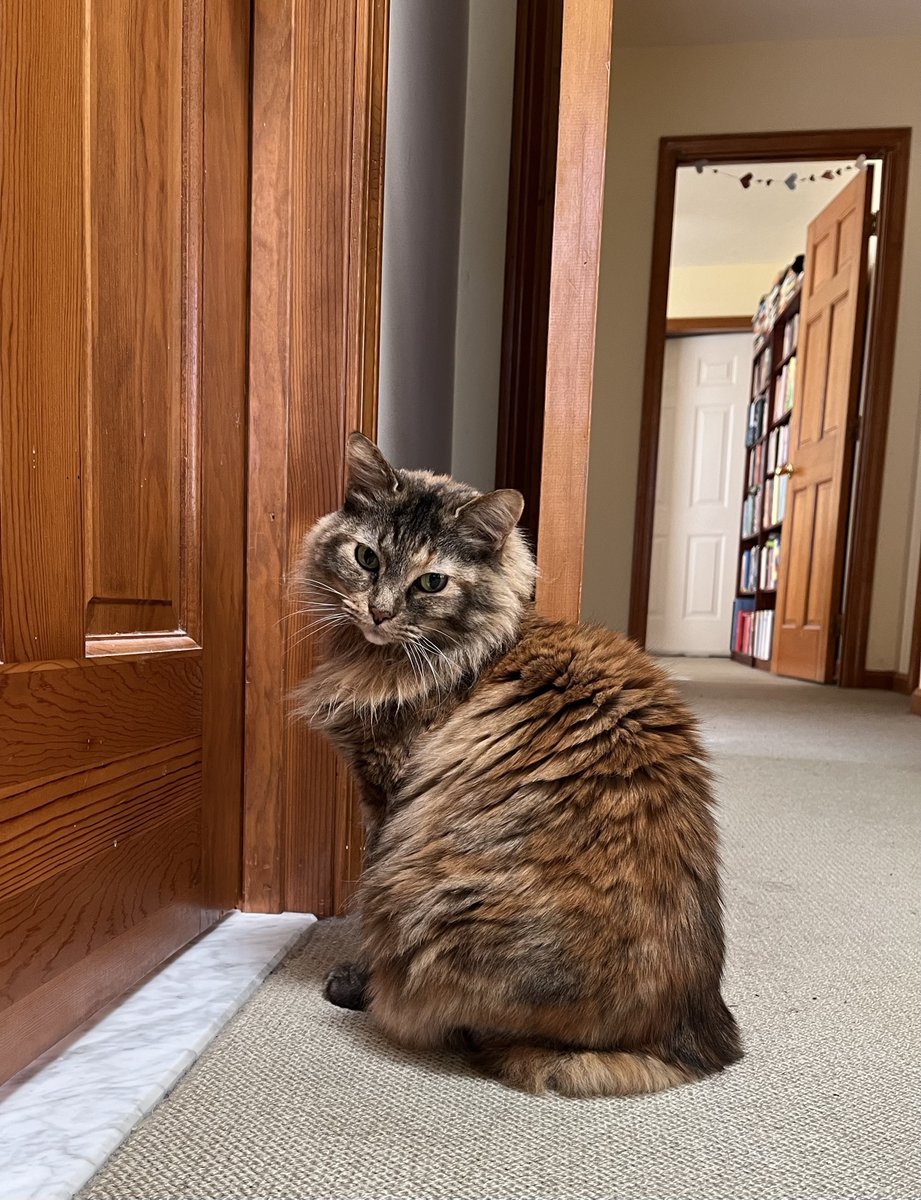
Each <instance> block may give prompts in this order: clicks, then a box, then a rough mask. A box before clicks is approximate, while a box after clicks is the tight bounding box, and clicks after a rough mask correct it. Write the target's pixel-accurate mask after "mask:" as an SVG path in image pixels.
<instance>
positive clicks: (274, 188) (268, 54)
mask: <svg viewBox="0 0 921 1200" xmlns="http://www.w3.org/2000/svg"><path fill="white" fill-rule="evenodd" d="M293 21H294V3H293V0H287V2H286V3H277V2H275V0H256V3H255V7H254V9H253V83H252V163H253V166H252V203H251V212H252V218H251V220H252V224H251V234H250V238H251V257H250V297H249V305H250V311H249V334H250V346H249V452H248V453H249V463H248V471H247V476H248V497H247V554H246V564H247V565H246V725H245V738H244V787H243V814H244V815H243V907H244V908H246V909H248V910H249V911H251V912H280V911H281V910H282V909H283V908H284V895H285V880H284V876H283V874H282V863H283V855H282V846H283V830H284V810H283V798H282V797H283V790H282V789H283V783H284V758H283V747H284V724H283V715H282V697H283V695H284V689H285V642H286V628H285V627H286V625H288V624H290V622H289V621H285V620H284V617H285V615H286V614H285V588H284V573H285V514H286V494H287V479H286V477H287V435H288V429H287V416H288V393H289V380H290V366H289V345H290V335H291V328H290V324H291V320H290V308H291V294H290V293H291V263H290V237H289V229H290V224H291V213H290V209H291V168H292V163H291V96H292V85H293V81H292V57H291V56H292V32H293Z"/></svg>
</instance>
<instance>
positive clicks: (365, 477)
mask: <svg viewBox="0 0 921 1200" xmlns="http://www.w3.org/2000/svg"><path fill="white" fill-rule="evenodd" d="M399 487H400V481H399V479H398V478H397V473H396V471H394V469H393V467H392V466H391V465H390V463H389V462H388V461H387V460H386V458H384V456H383V454H381V452H380V450H378V448H377V446H375V444H374V443H373V442H372V441H371V439H370V438H366V437H365V435H364V434H363V433H350V434H349V440H348V442H347V443H346V448H345V494H346V497H347V498H348V497H351V498H353V499H356V500H365V501H367V500H373V499H375V497H377V496H380V495H381V493H382V492H384V493H386V492H395V491H398V490H399Z"/></svg>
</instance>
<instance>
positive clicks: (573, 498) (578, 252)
mask: <svg viewBox="0 0 921 1200" xmlns="http://www.w3.org/2000/svg"><path fill="white" fill-rule="evenodd" d="M612 13H613V0H566V3H565V4H564V6H563V33H562V54H561V60H560V109H559V126H558V130H557V150H556V154H557V158H556V194H555V200H554V206H553V253H552V260H551V268H550V309H549V316H548V323H547V381H546V390H545V394H544V429H543V450H542V457H541V491H540V530H539V535H538V540H537V564H538V572H539V573H538V577H537V607H538V609H539V610H540V611H541V612H542V613H544V614H545V615H547V616H549V617H559V618H562V619H565V620H571V621H576V620H578V619H579V610H580V606H581V596H582V557H583V549H584V543H585V504H586V488H587V483H588V446H589V434H590V432H591V408H592V378H593V374H594V360H595V319H596V314H597V302H598V269H599V262H600V255H601V215H602V207H603V203H604V159H605V144H606V139H607V127H608V83H609V77H610V62H611V19H612Z"/></svg>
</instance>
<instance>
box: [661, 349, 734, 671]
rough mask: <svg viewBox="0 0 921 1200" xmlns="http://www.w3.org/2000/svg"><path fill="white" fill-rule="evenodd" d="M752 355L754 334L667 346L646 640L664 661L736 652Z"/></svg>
mask: <svg viewBox="0 0 921 1200" xmlns="http://www.w3.org/2000/svg"><path fill="white" fill-rule="evenodd" d="M751 356H752V339H751V334H750V333H724V334H715V335H710V336H700V337H680V338H669V340H668V342H667V343H666V347H665V371H664V375H663V379H662V408H661V426H660V431H659V465H658V470H657V472H656V511H655V524H654V527H653V540H652V568H651V571H650V580H649V614H648V622H647V629H648V632H647V639H646V644H647V646H648V648H649V649H650V650H651V651H653V652H655V653H661V654H714V655H717V654H721V655H725V653H726V629H727V627H728V625H729V620H730V616H731V613H732V602H733V598H734V597H735V591H736V588H735V583H736V546H737V544H738V538H739V495H740V494H741V492H742V475H743V472H744V469H745V455H744V453H743V450H742V445H743V442H744V438H745V435H744V428H745V419H746V413H747V409H748V387H749V376H750V374H751Z"/></svg>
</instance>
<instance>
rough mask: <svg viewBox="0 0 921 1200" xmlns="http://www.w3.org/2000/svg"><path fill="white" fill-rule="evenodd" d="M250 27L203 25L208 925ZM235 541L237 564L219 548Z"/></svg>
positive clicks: (216, 855)
mask: <svg viewBox="0 0 921 1200" xmlns="http://www.w3.org/2000/svg"><path fill="white" fill-rule="evenodd" d="M250 17H251V13H250V4H249V0H226V2H225V3H223V4H209V5H207V7H206V11H205V26H204V39H205V54H204V62H205V76H204V101H203V104H204V129H205V131H206V133H207V137H206V139H205V144H204V160H203V166H204V173H203V182H202V189H203V191H202V213H201V219H202V237H203V240H202V291H201V330H200V339H201V342H200V346H201V381H200V388H201V447H202V466H203V471H202V475H203V479H204V491H203V495H202V506H201V507H202V559H201V562H202V580H201V585H202V588H203V593H204V605H203V621H204V625H203V628H202V631H201V638H202V643H203V652H202V653H203V673H204V678H205V681H206V687H205V693H204V708H203V712H202V735H203V738H202V759H203V766H202V774H203V781H204V785H203V786H204V795H203V804H202V876H203V878H202V884H203V887H202V894H203V901H204V905H205V912H204V913H203V925H204V924H207V923H208V922H209V920H210V919H211V917H213V916H214V915H215V914H216V913H217V912H220V911H222V910H225V909H228V908H233V907H235V906H236V905H237V904H238V903H239V899H240V888H241V854H242V820H243V809H242V802H241V799H240V797H241V795H242V786H243V710H244V694H243V670H244V667H243V664H244V624H243V620H244V618H243V611H244V609H243V604H244V559H245V553H246V494H245V481H246V476H245V464H246V369H247V332H248V326H247V303H248V294H247V291H248V282H249V280H248V264H249V253H248V249H249V247H248V242H249V168H250V158H249V127H250V108H249V80H250ZM217 65H219V66H220V68H221V69H220V72H218V71H217V69H216V67H217ZM228 526H229V527H230V529H231V531H232V532H231V537H230V539H228V538H227V537H226V535H225V533H224V531H225V530H226V529H227V527H228ZM228 540H229V542H230V544H233V545H236V546H237V547H238V553H236V554H233V555H228V554H227V553H225V552H224V551H223V549H221V548H223V547H225V546H226V545H227V544H228ZM231 797H235V798H236V799H235V801H234V802H232V801H231Z"/></svg>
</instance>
